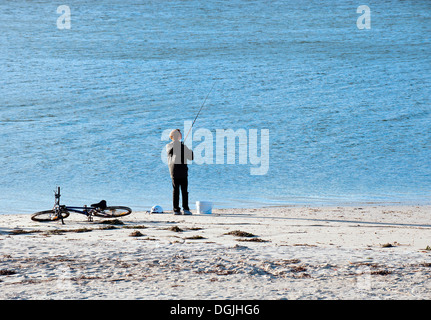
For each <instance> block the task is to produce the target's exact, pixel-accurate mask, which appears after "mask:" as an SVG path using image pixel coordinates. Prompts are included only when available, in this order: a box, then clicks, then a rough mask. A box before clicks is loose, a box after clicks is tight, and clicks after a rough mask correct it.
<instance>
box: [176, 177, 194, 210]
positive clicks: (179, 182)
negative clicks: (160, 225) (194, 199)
mask: <svg viewBox="0 0 431 320" xmlns="http://www.w3.org/2000/svg"><path fill="white" fill-rule="evenodd" d="M187 185H188V180H187V177H186V178H172V187H173V188H174V190H173V206H174V211H177V212H178V211H181V209H180V188H181V198H182V200H183V210H190V209H189V193H188V192H187Z"/></svg>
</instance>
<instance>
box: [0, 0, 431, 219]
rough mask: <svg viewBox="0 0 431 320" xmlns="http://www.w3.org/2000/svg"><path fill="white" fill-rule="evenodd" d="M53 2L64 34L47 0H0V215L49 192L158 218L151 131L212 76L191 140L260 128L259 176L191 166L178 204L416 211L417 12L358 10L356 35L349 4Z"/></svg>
mask: <svg viewBox="0 0 431 320" xmlns="http://www.w3.org/2000/svg"><path fill="white" fill-rule="evenodd" d="M64 4H66V5H68V6H69V7H70V9H71V19H72V20H71V29H70V30H59V29H58V28H57V18H58V17H59V16H60V14H57V6H58V5H59V4H54V3H53V2H52V1H37V2H29V1H19V0H18V1H0V84H1V85H0V145H1V156H0V173H1V174H0V213H21V212H34V211H38V210H42V209H48V208H49V207H50V206H52V204H53V200H54V199H53V192H52V191H53V190H54V188H55V186H57V185H59V186H61V187H62V193H63V197H62V198H63V203H65V204H69V205H83V204H90V203H92V202H93V201H99V200H101V199H106V200H107V201H108V204H111V205H128V206H130V207H132V208H133V209H135V210H145V209H149V208H150V207H151V206H152V205H155V204H159V205H162V206H163V207H164V208H165V210H170V209H171V182H170V178H169V171H168V168H167V166H166V165H165V164H164V163H163V161H162V159H161V152H162V149H163V147H164V145H165V144H166V143H167V141H165V140H162V132H163V131H164V130H166V129H170V128H177V127H178V128H183V126H184V121H190V120H193V119H194V117H195V114H196V112H197V111H198V110H199V107H200V105H201V104H202V102H203V100H204V98H205V96H206V95H207V93H208V92H209V90H210V89H211V87H212V86H213V84H214V83H215V87H214V90H213V92H212V93H211V94H210V96H209V97H208V100H207V102H206V105H205V108H204V109H203V111H202V113H201V115H200V117H199V118H198V120H197V122H196V124H195V130H197V129H199V128H205V129H208V130H210V131H211V132H213V133H214V136H215V132H216V129H233V130H237V129H240V128H243V129H245V130H246V131H247V132H248V130H250V129H257V130H258V131H259V132H260V130H262V129H269V133H270V140H269V153H270V154H269V170H268V172H267V174H265V175H251V174H250V168H251V167H253V165H252V164H251V163H250V162H249V161H248V162H247V164H239V163H238V159H237V161H236V164H226V163H225V164H212V165H211V164H206V165H196V164H193V165H191V166H190V171H189V172H190V187H189V191H190V201H191V203H194V201H196V200H210V201H213V202H215V204H216V206H219V207H220V206H224V207H246V206H260V205H278V204H310V205H317V204H346V203H363V202H400V203H430V197H431V165H430V164H431V163H430V159H431V148H430V146H431V121H430V120H431V117H430V112H431V109H430V108H431V104H430V97H431V86H430V85H431V63H430V62H431V55H430V52H431V43H430V35H431V23H430V17H431V4H430V2H428V1H378V2H373V3H371V4H369V6H370V8H371V29H370V30H359V29H358V28H357V26H356V20H357V18H358V17H359V16H360V14H358V13H356V8H357V7H358V6H359V5H361V4H363V3H358V2H357V1H328V2H322V1H293V0H292V1H245V0H244V1H239V0H235V1H194V0H190V1H179V0H173V1H140V2H139V3H137V1H130V0H121V1H119V0H118V1H117V0H105V1H103V0H102V1H97V3H89V2H87V1H73V0H70V1H66V2H65V3H64ZM214 143H215V142H214ZM196 145H197V142H194V146H196ZM214 147H215V145H214ZM192 209H194V206H192Z"/></svg>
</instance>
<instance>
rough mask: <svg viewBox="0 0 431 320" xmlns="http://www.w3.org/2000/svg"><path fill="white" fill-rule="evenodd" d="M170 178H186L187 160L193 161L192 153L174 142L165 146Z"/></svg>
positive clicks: (181, 144)
mask: <svg viewBox="0 0 431 320" xmlns="http://www.w3.org/2000/svg"><path fill="white" fill-rule="evenodd" d="M166 152H167V154H168V165H169V172H170V174H171V178H187V175H188V167H187V160H193V151H192V150H190V149H189V148H188V147H187V146H186V145H184V143H182V142H180V141H178V140H176V141H172V142H171V143H168V144H167V145H166Z"/></svg>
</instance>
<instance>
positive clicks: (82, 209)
mask: <svg viewBox="0 0 431 320" xmlns="http://www.w3.org/2000/svg"><path fill="white" fill-rule="evenodd" d="M54 196H55V203H54V207H53V210H55V212H56V213H57V212H59V210H61V209H63V210H66V211H70V212H76V213H79V214H83V215H85V216H87V218H88V221H89V222H92V221H93V213H94V211H96V210H97V208H94V207H91V206H90V207H88V206H86V205H84V206H83V207H69V206H66V205H61V204H60V196H61V194H60V187H57V190H55V191H54ZM60 217H61V223H62V224H64V221H63V217H62V216H61V214H60Z"/></svg>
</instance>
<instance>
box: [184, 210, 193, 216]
mask: <svg viewBox="0 0 431 320" xmlns="http://www.w3.org/2000/svg"><path fill="white" fill-rule="evenodd" d="M183 215H185V216H191V215H192V213H191V211H190V210H183Z"/></svg>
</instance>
